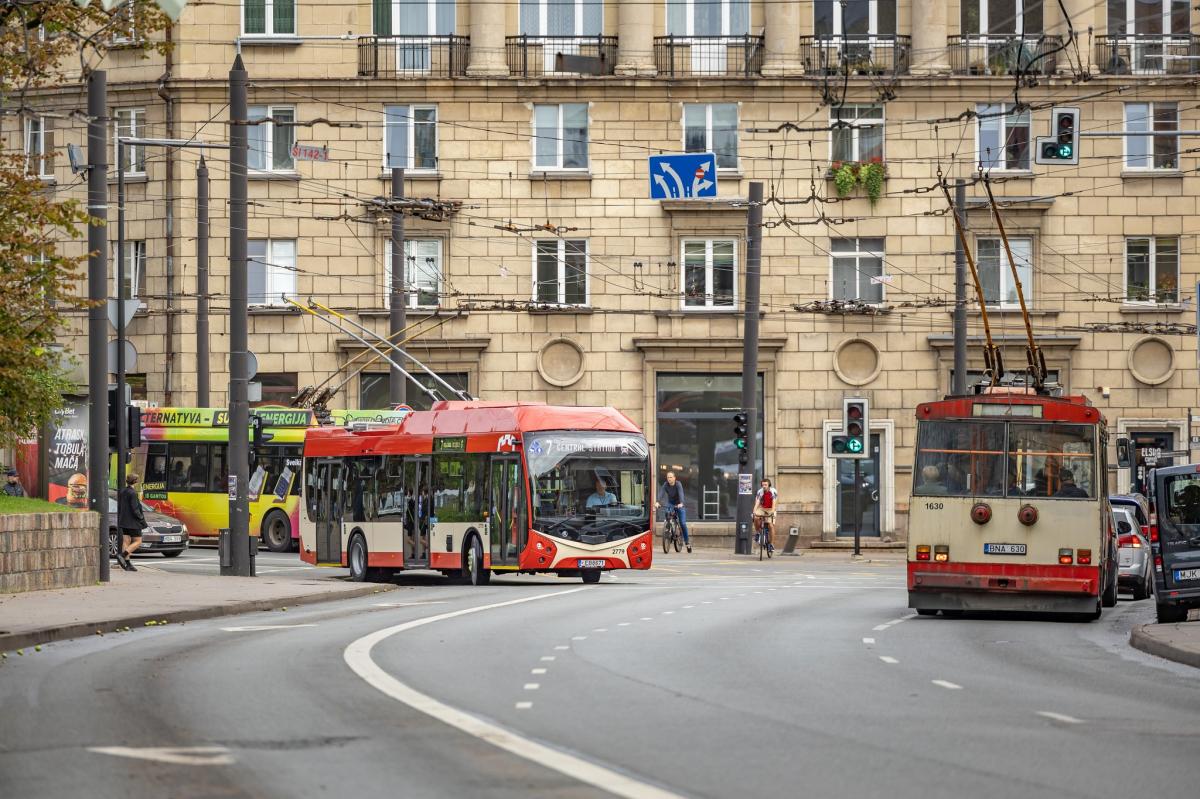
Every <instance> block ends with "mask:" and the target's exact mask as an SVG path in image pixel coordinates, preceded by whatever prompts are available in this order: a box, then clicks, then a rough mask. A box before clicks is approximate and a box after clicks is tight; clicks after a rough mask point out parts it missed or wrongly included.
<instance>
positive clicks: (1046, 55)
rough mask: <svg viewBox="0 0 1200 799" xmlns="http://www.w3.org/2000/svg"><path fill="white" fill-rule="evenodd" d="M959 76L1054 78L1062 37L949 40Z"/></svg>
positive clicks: (953, 69) (981, 36)
mask: <svg viewBox="0 0 1200 799" xmlns="http://www.w3.org/2000/svg"><path fill="white" fill-rule="evenodd" d="M946 47H947V49H948V50H949V53H950V71H951V72H953V73H954V74H955V75H990V76H1008V75H1016V74H1018V73H1019V74H1023V75H1053V74H1054V71H1055V69H1056V67H1057V64H1058V51H1059V49H1060V48H1061V47H1062V37H1061V36H1017V35H999V36H996V35H987V34H977V35H967V36H951V37H949V39H948V40H947V44H946Z"/></svg>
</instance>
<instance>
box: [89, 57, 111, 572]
mask: <svg viewBox="0 0 1200 799" xmlns="http://www.w3.org/2000/svg"><path fill="white" fill-rule="evenodd" d="M87 103H88V129H87V144H88V216H89V217H90V219H89V220H88V302H89V306H88V507H89V508H91V510H92V511H94V512H95V513H97V514H99V516H100V522H99V524H100V526H99V528H98V530H97V531H96V535H97V538H98V543H99V546H100V559H99V565H100V582H102V583H106V582H108V580H109V568H108V567H109V563H108V558H109V553H108V429H107V428H108V346H107V345H108V342H107V341H106V339H107V338H108V335H107V332H108V331H107V330H106V329H105V317H106V316H107V314H106V313H105V310H104V304H105V301H106V299H107V297H108V287H107V285H106V283H107V278H108V240H107V239H108V235H107V233H106V224H107V222H108V151H107V149H106V148H107V143H108V139H107V128H108V119H107V117H106V116H105V114H106V113H107V109H108V75H107V73H105V72H104V71H103V70H97V71H95V72H93V73H92V74H90V75H88V99H87Z"/></svg>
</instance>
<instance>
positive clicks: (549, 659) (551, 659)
mask: <svg viewBox="0 0 1200 799" xmlns="http://www.w3.org/2000/svg"><path fill="white" fill-rule="evenodd" d="M541 661H542V662H543V663H552V662H554V655H542V657H541Z"/></svg>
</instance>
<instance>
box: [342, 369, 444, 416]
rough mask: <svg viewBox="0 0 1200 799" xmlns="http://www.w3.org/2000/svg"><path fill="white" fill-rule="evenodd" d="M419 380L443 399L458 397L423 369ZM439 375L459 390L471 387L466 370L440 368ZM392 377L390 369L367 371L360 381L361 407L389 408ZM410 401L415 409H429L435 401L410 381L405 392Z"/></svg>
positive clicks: (418, 374)
mask: <svg viewBox="0 0 1200 799" xmlns="http://www.w3.org/2000/svg"><path fill="white" fill-rule="evenodd" d="M413 377H414V378H416V381H417V382H418V383H420V384H421V385H422V386H424V387H425V388H427V389H430V390H432V391H435V392H437V395H438V396H439V397H441V398H442V399H455V398H454V397H452V396H449V394H450V392H449V391H447V390H446V387H445V386H443V385H441V384H440V383H438V382H437V381H436V380H434V379H433V378H432V377H430V376H429V375H427V374H425V373H423V372H417V373H415V374H413ZM438 377H440V378H442V379H443V380H445V381H446V382H447V383H449V384H450V385H451V386H453V387H454V388H456V389H458V390H459V391H467V390H468V389H467V373H466V372H438ZM390 391H391V378H390V375H389V374H388V373H387V372H384V373H381V374H379V373H372V372H364V373H363V374H362V376H361V377H360V378H359V382H358V407H359V408H361V409H362V410H376V409H386V408H390V407H391V401H390V400H391V394H390V393H389V392H390ZM404 398H405V400H406V401H407V404H408V405H409V406H411V407H412V409H413V410H414V411H427V410H429V408H430V406H431V405H432V404H433V400H432V399H430V397H429V395H428V394H426V393H425V392H424V391H422V390H421V389H419V388H417V387H416V386H414V385H413V384H412V382H411V381H410V382H409V383H408V386H407V388H406V391H405V395H404Z"/></svg>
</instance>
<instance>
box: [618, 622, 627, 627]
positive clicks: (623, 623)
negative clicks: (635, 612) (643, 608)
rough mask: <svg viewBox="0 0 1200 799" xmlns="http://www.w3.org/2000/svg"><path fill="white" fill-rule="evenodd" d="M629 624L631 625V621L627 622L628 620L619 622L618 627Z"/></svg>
mask: <svg viewBox="0 0 1200 799" xmlns="http://www.w3.org/2000/svg"><path fill="white" fill-rule="evenodd" d="M629 625H630V622H627V621H622V622H617V626H618V627H628V626H629Z"/></svg>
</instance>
